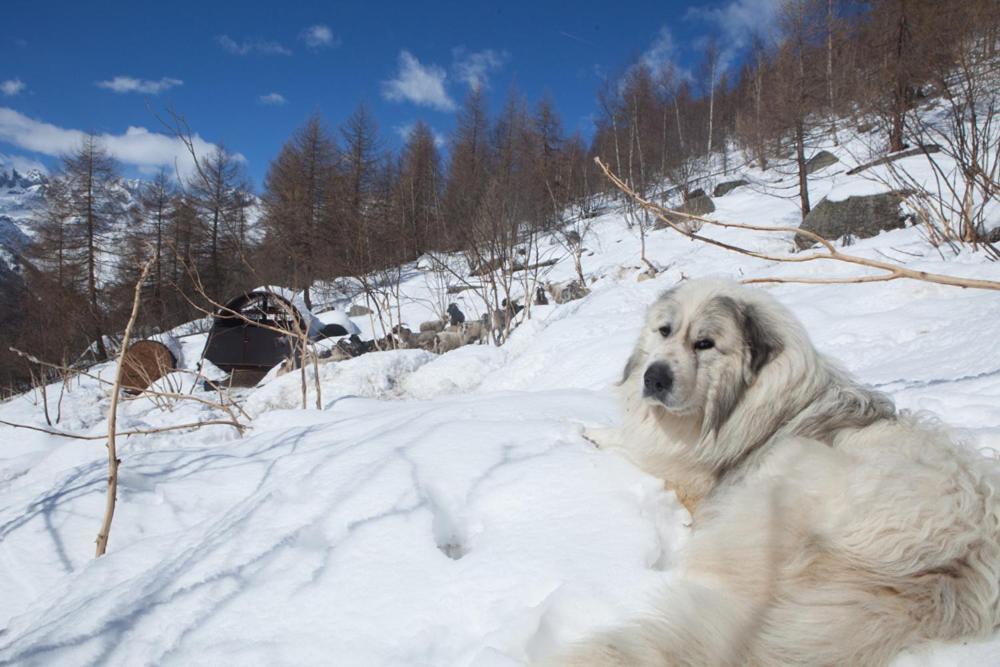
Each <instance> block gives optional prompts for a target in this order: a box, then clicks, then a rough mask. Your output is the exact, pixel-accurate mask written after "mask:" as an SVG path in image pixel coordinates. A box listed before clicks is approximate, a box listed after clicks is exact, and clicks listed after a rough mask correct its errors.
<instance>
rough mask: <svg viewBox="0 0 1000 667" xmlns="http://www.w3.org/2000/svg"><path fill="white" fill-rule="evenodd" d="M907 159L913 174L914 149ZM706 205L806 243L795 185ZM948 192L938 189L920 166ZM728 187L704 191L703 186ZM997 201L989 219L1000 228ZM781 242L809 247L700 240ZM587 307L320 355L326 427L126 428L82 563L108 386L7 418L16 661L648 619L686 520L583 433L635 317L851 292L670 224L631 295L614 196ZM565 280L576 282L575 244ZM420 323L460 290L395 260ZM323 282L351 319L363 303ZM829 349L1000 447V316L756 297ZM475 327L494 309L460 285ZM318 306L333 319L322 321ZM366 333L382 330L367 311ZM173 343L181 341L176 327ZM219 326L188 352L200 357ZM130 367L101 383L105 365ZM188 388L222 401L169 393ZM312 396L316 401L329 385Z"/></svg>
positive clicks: (840, 174) (931, 259) (233, 653)
mask: <svg viewBox="0 0 1000 667" xmlns="http://www.w3.org/2000/svg"><path fill="white" fill-rule="evenodd" d="M824 148H826V149H828V150H829V151H831V152H832V153H834V154H835V155H836V156H837V157H838V158H839V159H840V161H839V162H837V163H836V164H833V165H831V166H827V167H825V168H823V169H820V170H818V171H816V172H815V173H814V174H813V175H812V176H811V179H810V187H811V189H812V192H813V193H814V197H815V200H816V201H819V200H820V199H821V198H822V197H824V196H827V197H829V198H830V199H831V200H844V199H846V198H848V197H850V196H853V195H857V194H861V193H871V192H879V191H884V190H885V189H886V186H885V185H884V184H883V183H881V182H880V181H879V179H878V178H877V175H876V176H873V170H866V171H864V172H862V173H860V174H857V175H849V174H848V173H847V171H848V170H849V169H850V168H851V167H853V166H855V165H856V164H857V163H858V161H859V158H858V157H857V156H858V155H859V154H860V153H861V152H862V151H861V150H860V149H858V147H857V146H851V145H846V146H845V145H841V146H832V145H826V146H824ZM907 159H910V160H913V163H912V164H913V166H914V169H915V170H918V169H919V166H918V165H919V162H918V161H919V160H922V159H923V158H922V157H920V156H917V157H915V158H907ZM737 177H743V178H745V179H746V180H748V181H749V184H748V185H746V186H743V187H737V188H735V189H733V190H732V191H730V192H729V193H727V194H725V195H723V196H720V197H716V198H714V204H715V207H716V210H715V212H714V213H713V214H712V215H713V216H714V217H716V218H718V219H722V220H732V221H739V222H743V223H747V224H753V225H761V226H767V227H774V226H796V225H797V224H798V219H799V213H798V205H797V203H796V202H795V201H794V200H792V199H789V198H783V197H780V196H776V195H778V194H780V193H782V192H785V191H787V190H789V189H791V188H793V187H794V183H795V176H794V175H792V174H791V172H790V171H789V172H788V173H785V174H784V175H783V173H782V171H781V170H780V169H773V170H771V171H769V172H756V171H753V170H744V171H741V172H739V173H732V174H728V175H726V176H721V175H720V176H719V177H717V178H716V179H714V180H715V181H723V180H733V179H735V178H737ZM928 177H930V176H928ZM708 185H711V184H708ZM996 213H997V211H996V210H995V209H994V210H993V211H992V212H991V215H992V216H993V217H992V218H991V226H995V225H998V224H1000V217H998V216H997V215H996ZM703 233H705V234H707V235H709V236H711V237H713V238H719V239H723V240H725V241H726V242H730V243H738V244H742V245H744V246H746V247H748V248H751V249H754V250H758V251H766V252H770V253H780V254H785V253H790V252H792V249H793V243H792V237H791V235H790V234H781V235H768V236H761V235H759V234H754V233H751V232H747V231H740V230H717V229H708V228H706V229H705V230H704V232H703ZM584 245H585V246H586V248H587V252H586V253H584V256H583V266H584V270H585V272H586V274H587V276H588V280H589V281H590V285H589V288H590V290H591V293H590V294H589V295H588V296H586V297H584V298H582V299H578V300H575V301H570V302H568V303H564V304H561V305H556V304H552V305H547V306H536V307H533V308H532V311H531V319H530V320H527V321H525V322H523V323H521V324H520V325H519V326H518V327H517V328H516V329H515V330H514V332H513V333H512V335H511V336H510V339H509V341H508V342H507V343H506V344H505V345H503V346H502V347H493V346H488V345H483V346H479V345H475V346H466V347H463V348H460V349H458V350H455V351H452V352H448V353H446V354H444V355H441V356H436V355H433V354H431V353H429V352H425V351H422V350H399V351H389V352H373V353H369V354H366V355H364V356H361V357H358V358H355V359H350V360H347V361H341V362H336V363H325V364H323V365H322V366H321V369H320V373H321V380H322V404H323V409H322V410H316V409H301V408H299V407H298V406H299V405H300V404H301V393H300V392H301V387H300V384H299V383H300V380H299V376H298V375H297V374H295V373H292V374H288V375H283V376H273V377H269V378H267V379H266V380H265V382H264V383H263V384H262V385H260V386H258V387H255V388H251V389H241V390H237V391H236V398H237V399H238V400H239V401H240V402H241V404H242V408H243V410H245V411H246V413H247V414H248V415H249V417H251V418H252V419H251V420H250V422H249V426H250V430H249V431H248V433H247V434H246V436H245V437H242V438H241V437H239V434H238V433H237V431H236V430H235V429H234V428H232V427H230V426H221V425H212V426H204V427H202V428H200V429H198V430H192V431H182V432H171V433H161V434H155V435H143V436H135V437H131V438H128V439H125V440H124V441H123V442H122V443H121V444H120V450H119V454H120V456H121V458H122V468H121V482H120V483H121V487H120V489H119V505H118V510H117V514H116V517H115V523H114V527H113V530H112V534H111V540H110V546H109V551H108V554H107V556H105V557H103V558H100V559H97V560H95V559H93V557H92V553H93V539H94V536H95V534H96V532H97V529H98V525H99V522H100V517H101V512H102V510H103V504H104V494H105V486H106V465H107V462H106V456H105V450H104V448H103V446H102V444H103V443H102V441H101V440H100V439H99V438H100V435H101V434H102V433H104V432H106V430H107V423H106V412H107V408H108V403H109V398H108V396H107V392H106V390H104V389H102V388H101V387H100V386H98V384H97V382H96V381H95V380H93V379H88V378H85V377H84V378H80V379H78V380H73V381H72V382H71V383H70V385H69V387H68V388H67V389H66V390H65V392H61V388H60V386H59V385H58V384H53V385H50V386H49V387H48V388H47V400H48V402H49V409H50V412H52V413H53V414H54V413H55V411H56V409H57V408H56V405H57V403H58V406H59V407H58V410H59V411H60V412H61V421H60V422H59V423H58V424H57V425H56V426H55V428H58V429H61V430H64V431H68V432H73V433H79V434H86V435H93V436H96V437H97V438H98V439H95V440H93V441H82V440H67V439H64V438H59V437H55V436H52V435H48V434H45V433H41V432H38V431H31V430H23V429H13V428H10V427H8V426H0V437H2V440H3V442H4V443H5V445H4V447H3V448H2V449H0V564H2V567H0V599H2V600H3V601H4V604H3V605H2V606H0V628H2V629H0V664H18V665H31V664H38V665H42V664H65V665H83V664H94V665H97V664H100V665H133V664H163V665H170V664H176V665H192V664H205V665H208V664H218V663H220V662H229V663H234V664H242V665H258V664H259V665H263V664H307V663H310V664H315V663H331V662H333V663H335V664H339V665H404V664H405V665H477V666H487V665H491V666H501V665H503V666H511V665H519V664H525V663H526V662H528V661H530V660H531V659H534V658H537V657H538V656H541V655H544V654H546V653H548V652H550V651H551V650H553V649H554V648H555V647H557V646H560V645H563V644H564V643H566V642H569V641H572V640H574V639H576V638H579V637H581V636H583V635H584V634H586V633H587V632H588V631H591V630H593V629H595V628H596V627H599V626H602V625H605V624H609V623H613V622H616V621H619V620H622V619H625V618H628V617H629V616H631V615H633V614H634V613H636V612H637V611H639V610H641V609H642V608H643V600H644V599H645V598H646V596H648V595H649V594H650V592H651V591H654V590H655V589H656V587H657V586H660V585H662V584H663V583H664V582H666V581H668V580H669V579H670V578H671V577H672V576H673V573H672V564H673V561H674V557H675V554H676V552H677V550H678V548H679V547H680V546H681V545H682V544H683V543H684V540H685V539H686V537H687V535H688V533H689V527H688V522H689V519H690V517H689V516H688V514H687V512H686V510H684V509H683V507H682V506H681V505H680V504H679V503H678V502H677V500H676V498H675V496H674V495H673V493H672V492H665V491H664V490H663V489H662V484H661V483H660V482H659V481H658V480H657V479H654V478H653V477H650V476H648V475H646V474H644V473H642V472H641V471H639V470H638V469H637V468H635V467H634V466H632V465H631V464H629V463H628V462H627V461H625V460H624V459H623V458H621V457H620V456H619V455H617V454H614V453H609V452H603V451H598V450H595V449H594V448H593V446H592V445H591V444H590V443H588V442H587V441H586V440H584V439H583V437H582V436H581V431H582V429H583V427H585V426H592V425H612V424H614V423H616V421H617V420H618V419H619V415H618V410H619V408H618V405H617V402H616V399H615V397H614V393H613V388H612V385H613V383H614V382H615V381H617V379H618V377H619V376H620V373H621V369H622V367H623V365H624V363H625V359H626V358H627V356H628V354H629V351H630V349H631V346H632V344H633V341H634V339H635V337H636V334H637V331H638V327H639V325H640V321H641V318H642V315H643V310H644V308H645V306H646V305H647V304H649V303H650V302H651V301H652V300H653V299H654V298H655V297H656V296H657V294H659V293H660V292H662V291H663V290H665V289H667V288H669V287H671V286H672V285H674V284H676V283H677V282H678V281H681V280H684V279H688V278H693V277H706V276H724V277H729V278H734V279H747V278H760V277H772V278H773V277H786V278H787V277H793V276H794V277H801V276H807V277H813V278H822V277H831V276H834V277H848V276H856V275H864V273H865V272H866V269H863V268H859V267H852V266H847V265H842V264H835V263H830V262H826V263H824V262H813V263H810V264H802V265H796V264H779V263H774V262H766V261H761V260H756V259H752V258H748V257H745V256H740V255H735V254H732V253H728V252H726V251H725V250H723V249H721V248H718V247H712V246H709V245H706V244H701V243H696V242H693V241H691V240H689V239H686V238H683V237H681V236H679V235H678V234H677V233H675V232H673V231H671V230H666V229H664V230H654V231H652V232H650V234H649V237H648V238H647V239H646V245H647V255H648V257H649V258H650V259H651V261H652V262H653V263H654V264H656V265H657V266H658V267H659V268H660V269H661V271H660V273H659V274H658V275H657V276H656V277H655V278H653V279H651V280H643V281H640V280H638V278H639V275H640V273H641V272H642V269H641V268H640V263H639V239H638V236H637V235H636V233H635V230H634V229H631V228H629V227H628V225H627V224H626V218H625V215H624V213H623V212H622V210H620V209H619V208H617V206H616V205H609V206H608V207H607V208H605V209H604V210H603V211H602V212H601V214H600V215H599V216H598V217H597V218H596V219H595V220H594V224H593V229H592V231H591V233H590V234H589V235H588V236H587V237H585V239H584ZM850 250H851V252H852V253H853V254H856V255H860V256H863V257H868V258H878V259H883V260H884V259H885V258H886V257H889V258H891V260H892V261H896V262H899V263H901V264H904V265H905V266H907V267H908V268H912V269H917V270H925V271H931V272H936V273H942V274H955V275H967V276H974V277H977V278H983V279H991V280H1000V263H996V262H990V261H989V259H988V257H987V255H986V254H985V253H984V252H972V251H971V250H970V249H969V248H967V247H962V246H955V247H949V246H947V245H942V246H939V247H934V246H932V245H931V244H930V243H928V242H927V239H926V236H925V233H924V230H923V229H922V228H920V227H913V226H910V227H907V228H903V229H894V230H892V231H887V232H883V233H881V234H879V235H878V236H875V237H873V238H869V239H856V240H854V241H853V244H852V245H851V247H850ZM540 254H541V255H542V256H551V257H557V258H559V261H558V262H557V263H556V264H555V265H554V266H552V267H551V268H550V269H549V270H548V271H549V272H548V274H547V275H546V276H545V278H546V280H548V281H550V282H554V283H559V282H565V281H568V280H571V279H573V277H574V276H575V270H574V266H573V261H572V258H571V257H567V256H566V253H565V251H564V250H562V249H561V247H560V246H559V245H558V243H557V242H556V240H555V239H554V238H551V237H546V238H544V239H543V240H542V249H541V251H540ZM403 275H404V276H406V278H405V281H404V282H403V284H402V286H401V292H402V295H403V307H402V320H403V321H404V322H405V323H406V324H408V325H410V326H411V327H412V328H414V329H416V328H417V327H418V325H419V324H420V322H421V321H423V320H427V319H431V318H432V317H433V316H434V312H435V308H434V304H435V303H436V302H438V301H440V299H441V298H442V296H441V294H440V293H439V292H440V286H439V285H436V284H435V278H434V276H432V275H430V273H429V272H428V271H426V270H424V267H423V266H422V265H421V264H420V263H414V264H411V265H408V266H406V267H404V271H403ZM325 287H326V289H323V290H320V292H321V293H322V294H323V295H324V301H325V303H326V304H327V305H330V306H337V307H339V308H341V309H346V307H347V306H348V305H349V304H350V303H351V302H352V300H353V301H355V302H356V301H357V299H356V297H354V295H352V294H350V293H348V292H345V291H344V290H343V289H342V287H341V286H339V284H331V285H327V286H325ZM760 289H766V290H769V291H770V292H772V293H773V294H774V295H775V296H776V297H777V298H778V299H780V300H781V301H782V302H783V303H785V304H787V305H788V307H789V308H791V310H792V311H793V312H794V313H795V314H796V315H797V316H798V317H799V318H800V319H801V320H802V322H803V323H804V325H805V327H806V328H807V330H808V331H809V333H810V335H811V336H812V338H813V341H814V342H815V344H816V346H817V347H818V348H819V349H820V350H821V351H822V352H823V353H825V354H827V355H829V356H831V357H833V358H835V359H838V360H839V361H840V362H841V363H842V364H843V365H844V366H845V367H846V368H847V369H848V370H849V371H850V372H851V373H853V374H855V375H856V376H857V377H858V378H860V380H861V381H863V382H864V383H866V384H868V385H871V386H873V387H876V388H878V389H879V390H881V391H884V392H886V393H888V394H889V395H890V396H891V397H892V398H893V399H894V400H895V401H896V403H897V404H898V405H899V406H900V407H901V408H904V409H908V410H920V411H923V410H927V411H930V412H932V413H933V414H935V415H937V417H938V418H940V419H941V420H943V421H944V422H945V423H947V424H948V425H949V426H951V427H953V428H954V429H956V431H957V432H958V434H959V436H960V437H961V438H963V440H964V442H965V446H969V447H974V448H977V449H980V450H982V451H983V454H984V455H989V456H995V455H996V451H998V450H1000V352H998V349H997V344H996V341H997V340H998V339H1000V299H998V297H997V295H996V293H995V292H994V293H991V292H988V291H977V290H963V289H957V288H953V287H946V286H940V285H932V284H928V283H921V282H911V281H905V280H899V281H893V282H887V283H868V284H849V285H829V284H828V285H803V284H780V285H772V286H763V287H760ZM447 298H448V299H452V300H454V301H456V302H457V303H458V304H459V305H460V307H461V308H462V309H463V310H464V311H465V312H466V314H467V316H470V317H471V316H474V315H476V314H477V313H478V311H479V310H480V309H481V306H480V305H479V304H477V303H476V302H475V300H474V299H473V298H472V297H471V296H469V294H468V293H467V292H466V293H462V294H458V295H455V296H449V297H447ZM321 317H322V315H321ZM354 321H355V323H356V324H358V326H359V327H360V328H361V329H362V331H367V332H369V335H371V333H372V321H371V320H370V319H369V318H367V317H357V318H354ZM176 333H179V332H176ZM204 340H205V335H204V334H192V335H189V336H185V337H182V338H181V341H182V343H183V346H184V349H183V356H184V364H185V366H186V367H188V368H193V367H194V364H195V363H196V362H197V359H198V357H199V355H200V352H201V347H202V346H203V344H204ZM113 371H114V368H113V365H112V364H104V365H103V366H100V367H97V368H96V369H94V370H93V372H94V373H95V374H98V375H99V376H101V377H104V378H107V377H109V376H111V374H112V373H113ZM172 379H173V381H174V382H175V383H176V384H177V385H179V386H180V387H181V388H182V389H183V391H191V392H193V395H195V396H201V397H203V398H205V399H206V400H208V399H211V398H212V397H213V396H214V393H213V392H207V391H204V389H203V388H201V387H200V386H192V383H191V377H190V376H189V375H177V376H174V377H173V378H172ZM309 391H310V400H309V404H310V405H311V404H312V401H313V399H312V394H311V392H312V391H313V390H312V389H311V388H310V389H309ZM220 418H226V415H225V414H224V413H222V412H221V411H219V410H215V409H212V408H210V407H208V406H207V405H204V404H197V403H193V402H190V401H179V402H176V403H173V404H171V405H169V406H164V405H161V404H158V403H157V402H156V401H153V400H151V399H149V398H141V397H140V398H135V399H132V400H128V401H125V402H124V404H123V406H122V408H121V414H120V416H119V428H120V429H122V430H129V429H152V428H157V427H161V426H167V425H170V424H179V423H190V422H197V421H206V420H213V419H220ZM0 420H4V421H7V422H16V423H20V424H28V425H32V426H35V427H38V428H48V426H47V424H46V421H45V418H44V415H43V412H42V406H41V397H40V395H39V394H38V393H37V392H36V393H32V394H24V395H21V396H18V397H15V398H13V399H10V400H8V401H6V402H4V403H2V404H0ZM998 653H1000V637H996V638H994V639H993V640H992V641H990V642H986V643H979V644H971V643H970V644H968V645H962V646H937V647H928V648H927V649H926V650H923V651H921V652H919V653H915V654H912V655H907V656H903V657H901V658H900V659H899V660H897V662H896V664H897V665H954V664H963V665H990V664H995V662H996V656H997V654H998Z"/></svg>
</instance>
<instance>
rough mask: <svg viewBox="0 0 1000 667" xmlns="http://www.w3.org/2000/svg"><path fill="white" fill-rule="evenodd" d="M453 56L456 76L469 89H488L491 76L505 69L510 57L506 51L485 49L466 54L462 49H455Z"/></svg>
mask: <svg viewBox="0 0 1000 667" xmlns="http://www.w3.org/2000/svg"><path fill="white" fill-rule="evenodd" d="M452 55H453V56H454V58H455V62H454V64H453V65H452V67H453V68H454V71H455V76H456V77H457V78H458V80H459V81H463V82H465V84H466V85H467V86H469V88H479V87H480V86H483V87H488V86H489V75H490V74H492V73H493V72H495V71H497V70H498V69H500V68H501V67H503V65H504V63H506V62H507V60H508V58H509V57H510V56H509V54H508V53H507V52H506V51H494V50H493V49H485V50H483V51H476V52H474V53H466V51H465V49H464V48H462V47H459V48H457V49H454V50H453V51H452Z"/></svg>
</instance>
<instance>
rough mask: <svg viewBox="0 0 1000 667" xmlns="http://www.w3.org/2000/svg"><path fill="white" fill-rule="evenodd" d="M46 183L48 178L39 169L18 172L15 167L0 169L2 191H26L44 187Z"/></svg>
mask: <svg viewBox="0 0 1000 667" xmlns="http://www.w3.org/2000/svg"><path fill="white" fill-rule="evenodd" d="M48 182H49V178H48V176H46V175H45V174H44V173H43V172H42V171H41V170H40V169H30V170H28V171H26V172H20V171H18V170H17V169H16V168H15V167H9V168H6V167H0V189H3V190H14V189H21V190H27V189H28V188H30V187H32V186H35V185H45V184H46V183H48Z"/></svg>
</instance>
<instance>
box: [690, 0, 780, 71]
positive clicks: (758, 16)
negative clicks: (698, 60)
mask: <svg viewBox="0 0 1000 667" xmlns="http://www.w3.org/2000/svg"><path fill="white" fill-rule="evenodd" d="M782 2H783V0H731V2H729V3H728V4H726V5H723V6H721V7H713V8H711V9H702V8H700V7H692V8H691V9H689V10H688V13H687V18H694V19H700V20H702V21H706V22H708V23H713V24H715V26H716V27H717V28H718V30H719V32H720V35H719V43H720V47H721V48H720V54H719V59H720V61H721V64H722V65H723V69H725V68H726V67H728V65H729V64H730V63H732V62H733V61H734V59H735V57H736V54H737V53H738V52H740V51H742V50H743V49H745V48H747V47H748V46H749V45H750V38H751V37H752V36H753V35H755V34H756V35H760V36H762V37H766V36H767V35H768V33H769V32H770V31H772V30H773V29H774V26H775V24H776V17H777V14H778V10H779V9H780V8H781V5H782Z"/></svg>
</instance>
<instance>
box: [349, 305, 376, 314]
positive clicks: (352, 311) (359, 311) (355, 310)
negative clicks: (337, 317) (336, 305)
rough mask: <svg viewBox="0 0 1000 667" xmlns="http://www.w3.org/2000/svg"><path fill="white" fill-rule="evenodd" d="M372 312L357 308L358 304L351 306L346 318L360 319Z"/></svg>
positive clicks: (367, 309) (360, 307) (362, 307)
mask: <svg viewBox="0 0 1000 667" xmlns="http://www.w3.org/2000/svg"><path fill="white" fill-rule="evenodd" d="M371 314H372V311H371V309H370V308H365V307H364V306H359V305H358V304H354V305H352V306H351V307H350V308H349V309H348V310H347V316H348V317H361V316H362V315H371Z"/></svg>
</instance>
